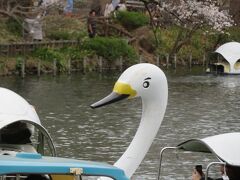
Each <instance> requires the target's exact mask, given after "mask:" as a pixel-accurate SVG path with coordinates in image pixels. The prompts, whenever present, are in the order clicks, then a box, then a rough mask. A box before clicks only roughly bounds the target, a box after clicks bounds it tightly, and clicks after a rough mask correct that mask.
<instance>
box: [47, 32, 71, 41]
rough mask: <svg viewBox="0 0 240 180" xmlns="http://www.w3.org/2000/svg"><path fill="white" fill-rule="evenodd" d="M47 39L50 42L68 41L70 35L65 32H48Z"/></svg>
mask: <svg viewBox="0 0 240 180" xmlns="http://www.w3.org/2000/svg"><path fill="white" fill-rule="evenodd" d="M47 38H49V39H51V40H70V33H69V32H67V31H55V32H50V33H49V34H48V35H47Z"/></svg>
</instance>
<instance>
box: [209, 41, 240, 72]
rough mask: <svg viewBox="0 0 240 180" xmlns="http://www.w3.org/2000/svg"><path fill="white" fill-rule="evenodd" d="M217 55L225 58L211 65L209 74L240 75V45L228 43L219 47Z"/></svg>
mask: <svg viewBox="0 0 240 180" xmlns="http://www.w3.org/2000/svg"><path fill="white" fill-rule="evenodd" d="M215 53H218V54H220V55H221V56H222V57H223V58H221V59H220V60H218V61H217V62H214V63H212V64H210V66H209V68H208V69H207V72H209V73H210V72H211V73H218V74H240V62H239V60H240V43H238V42H228V43H225V44H223V45H221V46H220V47H218V48H217V49H216V51H215Z"/></svg>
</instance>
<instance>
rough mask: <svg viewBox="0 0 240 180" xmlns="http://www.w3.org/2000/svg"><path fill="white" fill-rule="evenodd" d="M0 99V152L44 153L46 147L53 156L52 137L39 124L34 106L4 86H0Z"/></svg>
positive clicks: (54, 151)
mask: <svg viewBox="0 0 240 180" xmlns="http://www.w3.org/2000/svg"><path fill="white" fill-rule="evenodd" d="M0 99H1V102H0V154H12V153H13V154H15V153H16V152H21V151H24V152H39V153H41V154H44V149H48V151H49V153H50V155H51V156H55V155H56V150H55V147H54V144H53V141H52V138H51V136H50V135H49V133H48V132H47V130H46V129H45V128H44V127H43V126H42V125H41V122H40V120H39V117H38V115H37V113H36V111H35V108H34V107H33V106H32V105H30V104H29V103H28V102H27V101H26V100H25V99H24V98H22V97H21V96H20V95H18V94H16V93H15V92H13V91H11V90H9V89H6V88H0ZM33 136H34V138H33ZM33 141H34V142H33ZM46 143H47V146H46Z"/></svg>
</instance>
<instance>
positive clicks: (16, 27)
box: [6, 18, 23, 36]
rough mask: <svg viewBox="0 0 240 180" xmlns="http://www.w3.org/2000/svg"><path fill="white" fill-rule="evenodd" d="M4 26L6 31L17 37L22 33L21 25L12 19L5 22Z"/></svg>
mask: <svg viewBox="0 0 240 180" xmlns="http://www.w3.org/2000/svg"><path fill="white" fill-rule="evenodd" d="M6 25H7V30H8V31H10V32H11V33H12V34H14V35H18V36H21V35H22V32H23V28H22V25H21V24H20V23H18V22H17V21H16V20H14V19H13V18H9V19H8V20H7V21H6Z"/></svg>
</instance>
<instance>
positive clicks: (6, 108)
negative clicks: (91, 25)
mask: <svg viewBox="0 0 240 180" xmlns="http://www.w3.org/2000/svg"><path fill="white" fill-rule="evenodd" d="M0 96H1V102H2V103H0V130H1V132H5V134H7V135H9V134H8V133H6V132H11V131H12V129H13V127H14V128H15V129H16V130H21V129H25V130H23V131H21V132H26V134H25V136H24V137H27V138H20V140H18V141H9V139H10V138H8V137H9V136H5V141H3V143H2V153H1V154H2V155H0V177H1V178H3V179H4V178H8V177H14V178H15V179H24V178H29V177H31V176H33V175H39V176H41V177H42V178H44V177H45V178H48V179H53V180H55V179H56V180H62V179H64V180H68V178H69V179H81V178H82V177H83V176H100V179H101V180H105V179H115V180H129V179H130V178H131V176H132V175H133V173H134V172H135V171H136V169H137V168H138V166H139V165H140V163H141V161H142V160H143V158H144V156H145V155H146V153H147V152H148V150H149V148H150V146H151V144H152V142H153V140H154V138H155V136H156V134H157V132H158V130H159V128H160V125H161V122H162V120H163V117H164V113H165V110H166V106H167V98H168V85H167V80H166V77H165V75H164V73H163V72H162V71H161V70H160V69H159V68H158V67H157V66H155V65H152V64H147V63H144V64H137V65H133V66H131V67H130V68H128V69H127V70H125V71H124V72H123V74H122V75H121V76H120V78H119V79H118V81H117V82H116V84H115V86H114V88H113V92H112V93H111V94H110V95H109V96H107V97H106V98H104V99H102V100H100V101H98V102H97V103H94V104H92V105H91V107H92V108H97V107H100V106H103V105H106V104H110V103H113V102H116V101H119V100H121V99H124V98H129V99H131V98H135V97H140V98H141V99H142V118H141V121H140V125H139V127H138V130H137V132H136V135H135V136H134V138H133V140H132V142H131V143H130V145H129V147H128V148H127V150H126V151H125V153H123V155H122V156H121V158H120V159H119V160H118V161H117V162H116V163H115V164H114V165H107V164H102V163H98V162H86V161H80V160H74V159H64V158H59V157H49V156H44V154H45V152H44V149H45V147H44V141H47V142H48V144H49V147H50V150H51V155H52V156H56V151H55V148H54V144H53V142H52V139H51V137H50V135H49V134H48V132H47V130H46V129H45V128H44V127H43V126H42V125H41V123H40V120H39V118H38V116H37V113H36V111H35V109H34V108H33V107H32V106H31V105H30V104H29V103H28V102H27V101H26V100H24V99H23V98H22V97H20V96H19V95H17V94H16V93H14V92H12V91H10V90H7V89H4V88H1V89H0ZM19 124H20V125H19ZM22 124H26V125H22ZM16 126H19V127H23V128H16ZM33 127H35V129H38V132H39V133H38V138H36V139H37V142H36V145H37V146H36V147H35V146H34V144H33V143H32V142H29V140H30V139H29V135H32V134H33V132H34V131H33ZM4 129H5V130H6V131H3V130H4ZM9 129H11V131H9ZM26 129H27V130H26ZM15 134H17V132H16V133H15ZM18 134H22V133H18ZM12 137H14V135H13V136H12ZM15 137H16V136H15ZM6 139H7V140H6ZM13 139H14V138H13ZM10 146H12V147H14V149H7V148H5V147H10ZM25 146H28V149H24V148H23V147H25ZM17 147H19V148H18V149H17ZM46 176H47V177H46ZM35 179H36V177H35Z"/></svg>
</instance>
